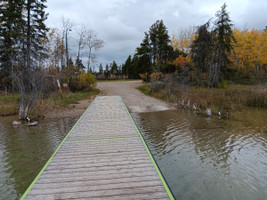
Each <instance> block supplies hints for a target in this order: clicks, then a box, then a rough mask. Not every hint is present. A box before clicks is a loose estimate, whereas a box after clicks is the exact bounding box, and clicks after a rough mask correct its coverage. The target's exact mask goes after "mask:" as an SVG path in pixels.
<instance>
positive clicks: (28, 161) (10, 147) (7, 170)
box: [0, 117, 77, 200]
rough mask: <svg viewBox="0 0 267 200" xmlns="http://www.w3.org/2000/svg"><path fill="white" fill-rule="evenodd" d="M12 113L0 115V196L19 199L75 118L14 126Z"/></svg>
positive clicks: (5, 199)
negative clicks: (4, 115) (36, 124)
mask: <svg viewBox="0 0 267 200" xmlns="http://www.w3.org/2000/svg"><path fill="white" fill-rule="evenodd" d="M13 120H15V118H14V117H0V138H1V140H0V199H3V200H7V199H19V197H20V196H21V195H22V194H23V193H24V191H25V190H26V189H27V187H28V186H29V185H30V183H31V182H32V181H33V179H34V178H35V177H36V175H37V174H38V173H39V171H40V170H41V168H42V167H43V166H44V164H45V163H46V162H47V160H48V159H49V158H50V156H51V155H52V154H53V152H54V151H55V149H56V148H57V147H58V145H59V144H60V142H61V141H62V139H63V138H64V137H65V135H66V134H67V133H68V131H69V130H70V129H71V127H72V126H73V125H74V123H75V122H76V120H77V119H76V118H63V119H58V120H54V121H41V122H40V123H39V124H38V126H36V127H28V126H24V125H21V126H18V127H13V126H12V121H13Z"/></svg>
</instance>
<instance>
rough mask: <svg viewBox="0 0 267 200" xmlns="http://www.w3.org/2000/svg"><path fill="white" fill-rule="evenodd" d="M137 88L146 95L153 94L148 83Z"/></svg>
mask: <svg viewBox="0 0 267 200" xmlns="http://www.w3.org/2000/svg"><path fill="white" fill-rule="evenodd" d="M136 89H138V90H139V91H140V92H142V93H144V94H145V95H150V96H152V95H151V92H150V89H149V88H148V87H147V86H146V85H141V86H139V87H137V88H136Z"/></svg>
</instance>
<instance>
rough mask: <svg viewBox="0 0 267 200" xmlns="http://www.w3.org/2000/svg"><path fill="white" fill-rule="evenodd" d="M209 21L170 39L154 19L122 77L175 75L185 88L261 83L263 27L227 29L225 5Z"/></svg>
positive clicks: (266, 40) (266, 65)
mask: <svg viewBox="0 0 267 200" xmlns="http://www.w3.org/2000/svg"><path fill="white" fill-rule="evenodd" d="M215 17H216V18H215V19H214V20H209V21H208V22H206V23H205V24H203V25H200V26H198V27H195V28H194V29H192V28H191V29H188V30H185V31H181V32H180V34H179V35H173V36H172V37H170V36H169V34H168V30H167V27H166V26H165V25H164V23H163V21H162V20H160V21H157V22H156V23H155V24H153V25H152V26H151V27H150V29H149V31H148V32H145V37H144V39H143V41H142V43H141V44H140V46H139V47H137V48H136V53H135V54H134V56H133V57H132V56H129V57H128V58H127V60H126V61H125V63H124V64H123V65H122V67H121V72H122V74H126V75H127V76H128V77H129V78H140V77H141V78H143V79H144V80H146V81H148V80H149V77H150V75H151V74H152V73H155V72H156V73H157V74H158V75H159V74H161V75H162V74H168V73H169V74H170V73H172V74H177V75H178V74H179V77H180V78H181V77H182V78H183V79H186V81H187V82H188V83H190V84H191V85H196V86H207V87H218V86H220V84H224V83H225V81H233V82H240V83H241V82H242V81H243V82H249V81H251V80H258V81H259V80H263V81H264V80H266V76H267V56H266V55H267V29H266V28H265V29H264V30H256V29H252V30H248V29H244V30H239V29H237V28H233V27H234V25H233V24H232V21H231V20H230V17H229V13H228V12H227V10H226V4H224V5H223V6H222V7H221V10H219V11H218V12H217V13H216V16H215ZM154 76H155V75H154Z"/></svg>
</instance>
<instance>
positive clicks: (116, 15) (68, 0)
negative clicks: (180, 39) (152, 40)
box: [47, 0, 267, 65]
mask: <svg viewBox="0 0 267 200" xmlns="http://www.w3.org/2000/svg"><path fill="white" fill-rule="evenodd" d="M224 2H226V4H227V5H228V7H227V10H228V11H229V12H230V19H231V20H232V21H233V23H234V24H235V26H236V27H238V28H244V27H247V28H253V27H254V28H257V29H260V30H262V29H264V28H265V26H267V1H266V0H250V1H249V0H231V1H225V0H201V1H200V0H79V1H73V0H47V6H48V8H47V12H48V13H49V16H48V20H47V25H48V26H49V27H60V26H61V19H62V16H64V18H66V19H70V20H71V21H72V22H73V24H74V27H73V30H75V29H77V30H78V29H79V25H80V24H85V25H88V26H89V27H91V28H93V29H94V30H96V31H97V33H98V36H99V38H100V39H102V40H104V41H105V46H104V47H103V48H102V49H101V50H99V51H98V54H97V57H98V64H97V65H99V63H103V65H105V64H109V63H111V62H112V61H113V60H115V61H116V62H117V63H118V64H122V63H124V61H125V60H126V59H127V57H128V56H129V55H133V54H134V52H135V49H136V47H137V46H139V44H140V43H141V41H142V39H143V38H144V32H145V31H148V29H149V27H150V26H151V25H152V24H153V23H155V21H156V20H160V19H163V22H164V24H165V25H166V26H167V28H168V31H169V35H172V34H175V33H177V32H179V30H183V29H187V28H189V27H190V26H191V27H192V26H198V25H201V24H203V23H205V22H207V21H208V20H209V19H210V18H214V17H215V13H216V11H218V10H220V8H221V6H222V5H223V3H224ZM69 37H70V43H71V44H70V48H71V50H72V55H73V56H75V57H76V55H75V51H73V49H75V32H73V31H72V32H70V33H69Z"/></svg>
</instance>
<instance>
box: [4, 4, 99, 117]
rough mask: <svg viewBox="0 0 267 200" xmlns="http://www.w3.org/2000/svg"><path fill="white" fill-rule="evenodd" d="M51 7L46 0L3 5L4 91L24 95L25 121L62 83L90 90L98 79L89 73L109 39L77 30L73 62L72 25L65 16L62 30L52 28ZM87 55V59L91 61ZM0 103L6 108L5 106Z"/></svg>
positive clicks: (83, 28)
mask: <svg viewBox="0 0 267 200" xmlns="http://www.w3.org/2000/svg"><path fill="white" fill-rule="evenodd" d="M46 7H47V6H46V0H31V1H24V0H7V1H2V2H1V4H0V10H1V12H0V24H1V27H0V91H5V94H7V93H9V92H10V93H13V94H14V93H17V92H18V93H19V94H20V95H19V96H20V99H19V112H18V113H19V119H26V118H27V116H28V114H29V112H30V111H31V110H33V109H34V108H35V107H36V106H37V105H38V103H40V100H42V99H45V98H48V97H49V94H50V92H53V91H58V83H60V84H61V88H62V86H65V88H66V89H70V90H72V91H77V90H79V91H89V90H91V89H92V88H94V86H95V83H96V80H95V77H94V76H93V75H92V74H91V73H90V71H92V70H91V69H92V63H94V62H95V60H96V51H97V50H98V49H100V48H102V47H103V45H104V41H103V40H101V39H99V38H98V37H97V34H96V31H94V30H93V29H91V28H88V27H86V26H84V25H81V26H80V30H74V32H76V33H78V34H77V41H76V42H77V57H75V61H74V62H73V61H72V59H71V57H70V55H69V47H68V34H69V33H70V32H71V31H73V30H72V29H73V25H72V23H71V21H70V20H66V19H64V18H63V20H62V28H48V27H47V26H46V24H45V21H46V19H47V17H48V14H47V13H46V12H45V8H46ZM82 56H85V57H87V63H86V65H84V63H83V62H82ZM86 68H87V70H86ZM63 89H64V88H63ZM59 91H61V89H60V90H59ZM1 103H2V102H0V108H1V109H2V108H3V107H5V105H2V104H1ZM7 109H8V108H7ZM0 113H2V112H0ZM7 113H8V112H7Z"/></svg>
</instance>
